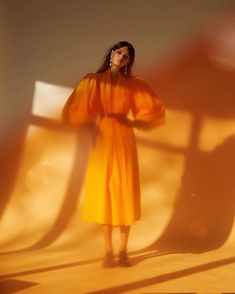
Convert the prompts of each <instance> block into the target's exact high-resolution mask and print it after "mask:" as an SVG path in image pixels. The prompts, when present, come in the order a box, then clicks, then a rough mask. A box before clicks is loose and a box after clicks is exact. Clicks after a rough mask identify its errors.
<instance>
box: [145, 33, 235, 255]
mask: <svg viewBox="0 0 235 294" xmlns="http://www.w3.org/2000/svg"><path fill="white" fill-rule="evenodd" d="M184 53H186V54H184V56H182V58H181V61H180V62H178V66H177V67H176V68H175V69H174V71H172V72H170V73H169V72H168V73H166V74H165V76H164V75H162V76H160V75H159V76H157V77H156V76H155V83H156V84H158V85H159V87H158V92H159V95H162V96H165V98H166V100H167V103H168V104H169V105H171V107H173V108H176V109H177V108H179V109H183V110H185V111H189V112H190V113H192V115H193V117H194V122H193V126H192V132H191V138H190V142H189V145H188V148H187V150H185V158H186V163H185V170H184V174H183V175H182V183H181V189H180V192H179V194H178V197H177V198H176V201H175V209H174V212H173V215H172V218H171V221H170V222H169V224H168V226H167V228H166V230H165V231H164V233H163V234H162V236H161V237H160V239H159V240H157V241H156V242H154V243H153V244H152V245H151V246H150V248H154V249H159V248H161V249H164V250H170V251H176V252H178V251H179V252H188V251H189V252H190V251H193V252H198V251H199V252H200V251H206V250H210V249H214V248H217V247H219V246H221V245H222V244H224V243H225V241H226V240H227V239H228V237H229V235H230V232H231V230H232V227H233V223H234V211H235V187H234V184H233V177H234V173H235V135H234V126H233V124H232V123H231V124H230V125H229V124H228V122H230V121H232V122H234V116H235V104H234V97H235V87H234V84H233V79H234V72H226V71H223V70H220V69H218V68H216V67H215V66H214V65H213V64H212V62H211V61H210V60H209V58H208V48H207V46H206V45H205V42H204V40H202V39H200V40H198V42H195V43H194V44H192V46H191V47H190V48H189V49H188V52H187V51H185V52H184ZM152 79H153V80H154V77H153V78H152ZM169 85H170V87H169ZM161 92H162V94H161ZM189 97H190V98H189ZM207 118H212V120H213V121H214V122H215V123H216V124H215V125H216V126H218V128H217V127H216V126H213V128H212V130H211V129H204V128H205V124H204V123H205V120H206V119H207ZM224 121H225V122H227V125H226V126H227V127H226V131H223V132H221V128H220V125H221V124H223V122H224ZM212 124H213V123H212ZM213 131H214V133H211V132H213ZM203 132H204V137H203V136H202V133H203ZM208 137H209V138H214V141H213V140H212V141H213V142H217V143H216V144H214V148H211V146H210V148H209V149H210V150H209V151H208V150H205V149H208V148H201V147H200V145H203V143H204V142H203V140H204V141H207V142H205V144H204V145H205V146H206V144H208V141H209V142H210V139H209V140H208V139H207V138H208ZM219 142H222V143H219ZM209 145H210V143H209Z"/></svg>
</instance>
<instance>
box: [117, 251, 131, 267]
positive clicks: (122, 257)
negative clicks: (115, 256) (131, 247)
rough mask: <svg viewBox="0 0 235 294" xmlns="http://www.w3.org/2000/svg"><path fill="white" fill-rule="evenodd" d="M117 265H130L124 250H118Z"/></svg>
mask: <svg viewBox="0 0 235 294" xmlns="http://www.w3.org/2000/svg"><path fill="white" fill-rule="evenodd" d="M118 265H119V266H122V267H130V266H131V263H130V261H129V259H128V255H127V253H126V251H120V252H119V260H118Z"/></svg>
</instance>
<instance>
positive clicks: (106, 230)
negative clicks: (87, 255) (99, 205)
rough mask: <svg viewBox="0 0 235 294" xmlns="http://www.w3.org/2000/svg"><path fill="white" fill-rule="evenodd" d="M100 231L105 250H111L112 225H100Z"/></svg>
mask: <svg viewBox="0 0 235 294" xmlns="http://www.w3.org/2000/svg"><path fill="white" fill-rule="evenodd" d="M102 231H103V235H104V244H105V252H106V253H107V252H110V251H113V244H112V226H110V225H102Z"/></svg>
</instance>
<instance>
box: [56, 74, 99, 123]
mask: <svg viewBox="0 0 235 294" xmlns="http://www.w3.org/2000/svg"><path fill="white" fill-rule="evenodd" d="M96 88H97V87H96V75H95V74H92V73H89V74H87V75H86V76H84V77H83V78H82V79H81V80H80V82H79V83H78V84H77V86H76V87H75V89H74V90H73V92H72V94H71V95H70V97H69V98H68V100H67V101H66V103H65V105H64V107H63V110H62V121H63V122H64V123H67V124H71V125H80V124H85V123H91V122H93V121H94V120H95V118H96V114H97V111H98V93H97V89H96Z"/></svg>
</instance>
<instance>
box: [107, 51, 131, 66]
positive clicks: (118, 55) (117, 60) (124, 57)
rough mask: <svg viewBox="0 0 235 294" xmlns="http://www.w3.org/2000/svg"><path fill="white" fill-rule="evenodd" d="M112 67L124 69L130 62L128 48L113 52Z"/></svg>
mask: <svg viewBox="0 0 235 294" xmlns="http://www.w3.org/2000/svg"><path fill="white" fill-rule="evenodd" d="M111 59H112V66H115V67H117V68H118V69H120V68H122V67H123V66H125V65H126V64H127V63H128V62H129V51H128V47H127V46H126V47H121V48H119V49H116V50H112V52H111Z"/></svg>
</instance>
